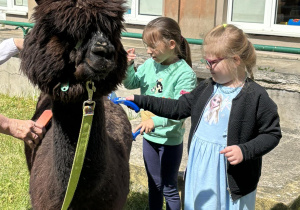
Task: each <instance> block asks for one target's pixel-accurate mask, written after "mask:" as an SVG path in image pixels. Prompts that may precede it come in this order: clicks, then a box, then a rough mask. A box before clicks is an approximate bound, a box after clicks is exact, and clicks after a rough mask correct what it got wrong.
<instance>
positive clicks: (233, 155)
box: [220, 145, 244, 165]
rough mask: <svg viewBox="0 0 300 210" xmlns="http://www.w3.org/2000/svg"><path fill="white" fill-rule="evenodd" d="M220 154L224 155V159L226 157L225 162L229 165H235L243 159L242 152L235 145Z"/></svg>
mask: <svg viewBox="0 0 300 210" xmlns="http://www.w3.org/2000/svg"><path fill="white" fill-rule="evenodd" d="M220 154H225V157H227V160H228V161H229V163H230V164H231V165H237V164H239V163H240V162H242V161H243V159H244V157H243V153H242V150H241V148H240V147H239V146H237V145H233V146H228V147H226V148H225V149H223V150H222V151H221V152H220Z"/></svg>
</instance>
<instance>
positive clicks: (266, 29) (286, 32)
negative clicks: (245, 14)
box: [227, 0, 300, 37]
mask: <svg viewBox="0 0 300 210" xmlns="http://www.w3.org/2000/svg"><path fill="white" fill-rule="evenodd" d="M233 1H234V0H228V9H227V23H228V24H233V25H235V26H237V27H239V28H241V29H242V30H243V31H244V32H245V33H250V34H262V35H276V36H288V37H300V26H292V25H280V24H275V17H276V7H277V1H278V0H266V1H265V11H264V22H263V23H245V22H236V21H231V17H232V8H233Z"/></svg>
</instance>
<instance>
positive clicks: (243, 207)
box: [184, 84, 256, 210]
mask: <svg viewBox="0 0 300 210" xmlns="http://www.w3.org/2000/svg"><path fill="white" fill-rule="evenodd" d="M241 89H242V88H241V87H238V88H231V87H226V86H222V85H220V84H216V85H215V86H214V93H213V94H212V96H211V98H210V100H209V102H208V103H207V105H206V108H205V110H204V112H203V114H202V117H201V120H200V122H199V126H198V128H197V130H196V132H195V133H194V136H193V139H192V143H191V146H190V150H189V158H188V164H187V171H186V180H185V201H184V209H185V210H254V208H255V196H256V190H255V191H253V192H251V193H249V194H248V195H246V196H244V197H242V198H240V199H238V200H237V201H234V202H233V201H232V199H231V197H230V194H229V192H228V190H227V187H228V182H227V174H226V167H227V166H226V161H227V160H226V157H225V156H224V154H220V151H221V150H223V149H224V148H225V147H226V146H227V129H228V121H229V115H230V110H231V105H232V99H233V98H235V97H236V96H237V94H238V93H239V92H240V91H241Z"/></svg>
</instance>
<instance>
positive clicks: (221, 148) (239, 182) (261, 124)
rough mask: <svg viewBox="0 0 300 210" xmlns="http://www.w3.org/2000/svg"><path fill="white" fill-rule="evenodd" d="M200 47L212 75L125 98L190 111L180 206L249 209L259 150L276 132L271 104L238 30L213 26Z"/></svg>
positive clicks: (165, 112)
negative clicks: (181, 89) (172, 92)
mask: <svg viewBox="0 0 300 210" xmlns="http://www.w3.org/2000/svg"><path fill="white" fill-rule="evenodd" d="M203 52H204V53H203V54H204V56H205V57H204V58H205V60H206V64H207V69H208V70H209V71H210V73H211V76H212V77H211V78H209V79H207V80H204V81H202V82H200V83H199V85H198V86H197V87H196V88H195V89H194V90H193V91H192V92H191V93H189V94H184V95H182V96H181V97H180V98H179V99H178V100H174V99H161V98H155V97H151V96H139V95H135V96H129V97H127V98H126V99H127V100H132V101H134V102H135V103H136V104H137V105H138V106H140V107H142V108H144V109H145V110H149V111H151V112H153V113H154V114H156V115H159V116H162V117H167V118H170V119H184V118H186V117H189V116H190V117H191V130H190V135H189V142H188V148H189V158H188V164H187V170H186V178H185V201H184V209H185V210H194V209H195V210H247V209H249V210H253V209H255V196H256V188H257V184H258V181H259V178H260V175H261V166H262V156H263V155H264V154H266V153H268V152H269V151H271V150H272V149H273V148H275V147H276V146H277V144H278V143H279V140H280V138H281V130H280V125H279V116H278V112H277V106H276V104H275V103H274V102H273V101H272V100H271V99H270V97H269V96H268V93H267V92H266V90H265V89H264V88H263V87H261V86H260V85H259V84H257V83H256V82H254V81H253V72H252V68H253V67H254V66H255V63H256V54H255V50H254V47H253V45H252V44H251V43H250V42H249V40H248V39H247V37H246V35H245V34H244V33H243V31H242V30H240V29H239V28H237V27H235V26H233V25H221V26H217V27H215V28H214V29H212V30H211V31H210V32H209V33H208V34H207V35H206V37H205V39H204V43H203ZM143 126H144V125H143V124H140V125H139V126H138V127H137V129H138V128H140V127H143ZM142 129H145V128H144V127H143V128H142ZM146 130H147V129H146Z"/></svg>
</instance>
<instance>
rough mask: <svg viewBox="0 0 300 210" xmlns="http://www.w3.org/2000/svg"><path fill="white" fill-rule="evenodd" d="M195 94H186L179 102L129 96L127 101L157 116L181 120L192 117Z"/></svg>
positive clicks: (152, 97) (142, 96)
mask: <svg viewBox="0 0 300 210" xmlns="http://www.w3.org/2000/svg"><path fill="white" fill-rule="evenodd" d="M193 92H194V91H192V92H191V93H189V94H184V95H182V96H181V97H180V98H179V99H177V100H176V99H167V98H158V97H154V96H144V95H134V96H128V97H126V100H130V101H133V102H134V103H136V104H137V105H138V106H139V107H140V108H143V109H145V110H148V111H150V112H152V113H153V114H155V115H158V116H161V117H166V118H169V119H174V120H180V119H184V118H187V117H189V116H191V108H192V105H193V99H194V96H193Z"/></svg>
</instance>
